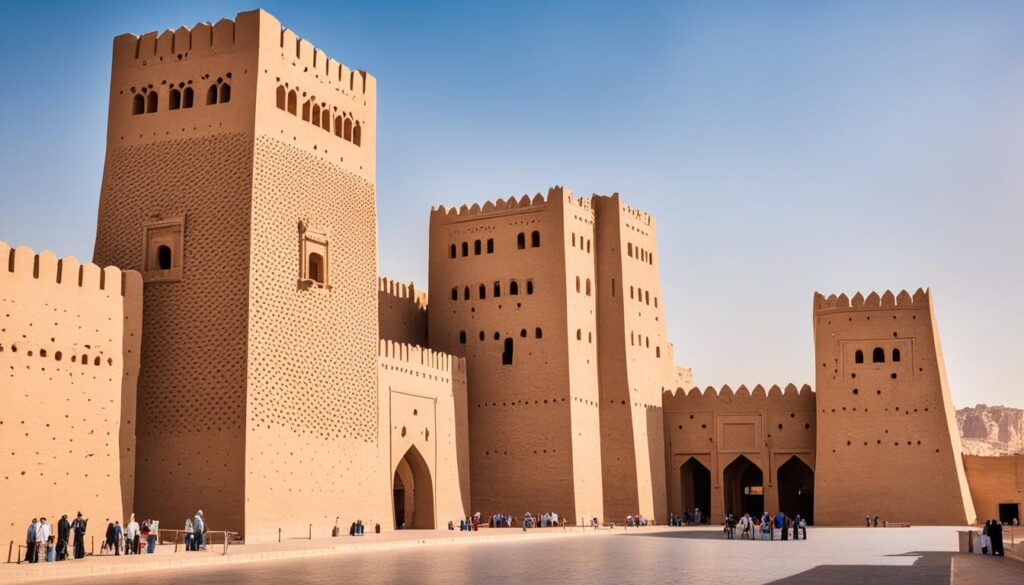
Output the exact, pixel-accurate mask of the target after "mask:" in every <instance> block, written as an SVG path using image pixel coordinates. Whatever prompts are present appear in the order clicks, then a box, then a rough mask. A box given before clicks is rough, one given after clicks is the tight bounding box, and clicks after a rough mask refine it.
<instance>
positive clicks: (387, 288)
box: [377, 276, 427, 311]
mask: <svg viewBox="0 0 1024 585" xmlns="http://www.w3.org/2000/svg"><path fill="white" fill-rule="evenodd" d="M377 291H378V292H379V293H381V294H383V295H387V296H390V297H392V298H395V299H399V300H404V301H408V302H409V303H411V304H412V305H413V306H415V307H417V308H418V309H420V310H422V311H426V310H427V293H426V291H421V290H418V289H417V288H416V285H415V284H413V283H411V282H410V283H408V284H406V283H404V282H398V281H395V280H392V279H390V278H388V277H386V276H381V277H378V278H377Z"/></svg>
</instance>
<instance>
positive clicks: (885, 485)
mask: <svg viewBox="0 0 1024 585" xmlns="http://www.w3.org/2000/svg"><path fill="white" fill-rule="evenodd" d="M814 345H815V370H816V371H817V376H816V378H817V390H818V401H817V408H818V429H819V433H818V437H817V453H818V457H817V459H818V468H817V476H818V478H819V479H818V481H817V484H816V486H815V490H816V499H815V505H816V514H817V519H818V521H819V523H827V524H833V525H859V524H860V522H861V521H862V520H863V518H864V516H865V515H867V514H871V515H875V514H877V515H878V516H880V517H881V518H883V519H885V520H889V521H895V522H912V523H915V524H950V525H962V524H967V523H970V522H973V521H974V507H973V504H972V502H971V497H970V493H969V491H968V486H967V480H966V477H965V474H964V468H963V462H962V458H961V445H960V435H959V433H958V432H957V427H956V422H955V419H954V411H953V404H952V400H951V399H950V394H949V388H948V385H947V382H946V370H945V364H944V362H943V358H942V346H941V344H940V342H939V334H938V329H937V327H936V325H935V313H934V306H933V304H932V297H931V294H930V293H928V292H926V291H923V290H920V289H918V291H917V292H916V293H915V294H914V295H913V297H912V296H911V295H910V294H908V293H907V292H906V291H903V292H901V293H899V295H894V294H893V293H892V292H889V291H886V292H885V293H884V294H882V295H879V294H877V293H871V294H869V295H868V296H867V298H865V297H864V296H863V295H861V294H860V293H857V294H856V295H854V297H853V298H852V299H851V298H848V297H847V296H846V295H840V296H838V297H837V296H835V295H832V296H830V297H828V298H826V297H824V296H823V295H821V294H815V296H814ZM857 352H862V353H861V354H858V353H857ZM876 352H877V353H878V356H877V358H876V356H875V353H876ZM858 362H860V363H858Z"/></svg>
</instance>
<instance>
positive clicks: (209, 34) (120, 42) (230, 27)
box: [113, 10, 375, 94]
mask: <svg viewBox="0 0 1024 585" xmlns="http://www.w3.org/2000/svg"><path fill="white" fill-rule="evenodd" d="M268 34H269V36H270V37H273V40H272V41H271V40H270V39H269V38H268ZM261 35H262V36H263V39H264V44H266V43H268V42H273V43H275V44H276V45H278V47H279V48H280V49H281V51H282V56H283V57H285V58H287V59H294V60H295V64H296V66H299V67H302V68H303V69H304V70H306V71H308V72H310V73H311V74H312V75H314V76H316V77H320V76H321V75H322V76H323V77H324V79H325V80H326V81H328V82H331V83H337V84H339V86H340V87H342V88H343V89H346V90H349V91H354V92H356V93H358V94H365V93H367V92H368V91H369V92H371V93H372V92H373V90H374V87H375V82H374V80H373V78H372V76H370V75H369V74H368V73H367V72H366V71H363V70H353V69H350V68H349V67H347V66H345V65H344V64H342V63H339V62H338V61H335V60H334V59H331V58H330V57H328V56H327V55H326V54H325V53H324V52H323V51H321V50H319V49H317V48H316V47H314V46H313V44H312V43H310V42H309V41H308V40H305V39H303V38H301V37H299V36H298V35H296V34H295V33H294V32H293V31H291V30H289V29H287V28H285V27H283V26H281V23H280V21H278V20H277V19H276V18H275V17H274V16H273V15H272V14H270V13H269V12H266V11H265V10H250V11H247V12H239V13H238V14H237V15H235V19H234V20H231V19H228V18H222V19H220V20H218V21H217V23H216V24H210V23H209V22H200V23H198V24H196V25H195V26H193V27H192V28H189V27H186V26H181V27H178V28H177V29H176V30H173V31H172V30H170V29H167V30H164V31H163V32H158V31H151V32H147V33H145V34H142V35H135V34H132V33H125V34H122V35H118V36H117V37H114V57H113V64H114V68H115V69H123V68H130V67H144V66H147V65H154V64H158V63H165V62H166V63H171V62H176V61H186V60H188V59H192V58H197V57H207V56H210V55H218V54H225V53H233V52H238V51H255V50H257V49H258V48H259V47H260V41H261Z"/></svg>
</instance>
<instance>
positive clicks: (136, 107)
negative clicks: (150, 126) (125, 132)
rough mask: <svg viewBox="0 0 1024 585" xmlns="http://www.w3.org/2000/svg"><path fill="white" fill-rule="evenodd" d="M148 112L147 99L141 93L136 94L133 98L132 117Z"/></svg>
mask: <svg viewBox="0 0 1024 585" xmlns="http://www.w3.org/2000/svg"><path fill="white" fill-rule="evenodd" d="M145 112H146V98H145V97H143V96H142V94H141V93H137V94H135V97H133V98H132V115H133V116H136V115H138V114H144V113H145Z"/></svg>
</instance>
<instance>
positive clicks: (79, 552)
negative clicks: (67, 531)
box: [71, 512, 89, 560]
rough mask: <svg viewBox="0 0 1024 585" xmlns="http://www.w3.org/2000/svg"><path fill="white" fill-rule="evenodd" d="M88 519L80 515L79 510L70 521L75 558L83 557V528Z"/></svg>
mask: <svg viewBox="0 0 1024 585" xmlns="http://www.w3.org/2000/svg"><path fill="white" fill-rule="evenodd" d="M88 524H89V521H88V520H87V519H85V518H83V517H82V513H81V512H79V513H78V515H77V516H75V521H74V522H72V523H71V532H73V533H74V535H75V559H76V560H77V559H84V558H85V529H86V526H87V525H88Z"/></svg>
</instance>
